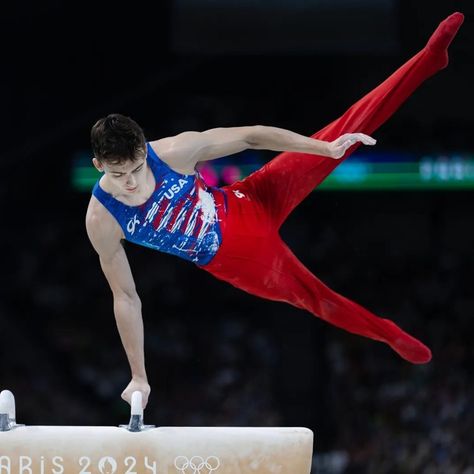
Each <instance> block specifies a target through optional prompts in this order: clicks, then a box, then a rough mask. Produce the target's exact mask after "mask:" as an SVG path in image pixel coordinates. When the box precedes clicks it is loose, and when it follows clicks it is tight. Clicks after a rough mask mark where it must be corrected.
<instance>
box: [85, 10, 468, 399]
mask: <svg viewBox="0 0 474 474" xmlns="http://www.w3.org/2000/svg"><path fill="white" fill-rule="evenodd" d="M463 18H464V17H463V15H462V14H461V13H454V14H453V15H451V16H449V17H448V18H447V19H445V20H444V21H443V22H442V23H441V24H440V25H439V27H438V28H437V29H436V31H435V32H434V33H433V35H432V36H431V38H430V39H429V41H428V43H427V44H426V46H425V47H424V48H423V49H422V50H421V51H419V52H418V53H417V54H416V55H415V56H414V57H412V58H411V59H410V60H408V61H407V62H406V63H405V64H404V65H403V66H401V67H400V68H399V69H398V70H397V71H395V72H394V73H393V74H392V75H391V76H390V77H389V78H388V79H386V80H385V81H384V82H383V83H381V84H380V85H379V86H378V87H376V88H375V89H374V90H372V91H371V92H369V93H368V94H367V95H365V96H364V97H363V98H362V99H360V100H359V101H358V102H356V103H355V104H354V105H352V106H351V107H350V108H349V109H348V110H347V111H346V112H345V113H344V114H343V115H342V116H341V117H340V118H338V119H337V120H335V121H334V122H332V123H330V124H329V125H328V126H326V127H325V128H324V129H322V130H321V131H319V132H317V133H315V134H314V135H312V136H311V137H305V136H302V135H299V134H297V133H294V132H291V131H288V130H283V129H280V128H275V127H266V126H260V125H257V126H246V127H233V128H215V129H211V130H207V131H204V132H195V131H188V132H183V133H180V134H178V135H176V136H173V137H167V138H161V139H159V140H155V141H147V140H146V139H145V137H144V134H143V131H142V129H141V128H140V126H139V125H138V124H137V123H136V122H135V121H133V120H132V119H131V118H129V117H125V116H123V115H120V114H111V115H108V116H107V117H105V118H101V119H100V120H98V121H97V122H96V123H95V124H94V126H93V127H92V130H91V143H92V149H93V152H94V158H93V164H94V166H95V167H96V168H97V169H98V170H99V171H101V172H103V176H101V178H100V179H99V180H98V181H97V183H96V184H95V186H94V189H93V192H92V196H91V200H90V203H89V206H88V209H87V215H86V228H87V233H88V236H89V238H90V241H91V243H92V245H93V247H94V248H95V250H96V251H97V253H98V255H99V259H100V264H101V267H102V270H103V272H104V275H105V277H106V279H107V281H108V283H109V285H110V288H111V290H112V293H113V306H114V314H115V318H116V322H117V327H118V330H119V334H120V337H121V340H122V343H123V346H124V349H125V352H126V354H127V358H128V361H129V364H130V368H131V373H132V380H131V382H130V383H129V384H128V386H127V387H126V388H125V390H124V391H123V393H122V398H123V399H124V400H126V401H128V402H129V403H130V400H131V394H132V393H133V392H134V391H135V390H139V391H141V392H142V394H143V404H144V406H146V404H147V402H148V397H149V394H150V386H149V384H148V379H147V374H146V370H145V358H144V347H143V346H144V344H143V339H144V336H143V320H142V314H141V303H140V298H139V296H138V294H137V291H136V288H135V283H134V280H133V276H132V273H131V269H130V266H129V263H128V260H127V257H126V254H125V251H124V248H123V246H122V240H124V239H125V240H128V241H131V242H134V243H136V244H140V245H144V246H147V247H151V248H153V249H156V250H159V251H162V252H167V253H170V254H173V255H176V256H178V257H181V258H184V259H185V260H188V261H191V262H193V263H194V264H196V265H197V266H198V267H200V268H201V269H203V270H205V271H207V272H209V273H211V274H212V275H214V276H215V277H216V278H218V279H221V280H224V281H226V282H228V283H230V284H232V285H234V286H235V287H237V288H240V289H242V290H244V291H246V292H248V293H251V294H253V295H256V296H259V297H262V298H266V299H269V300H274V301H284V302H286V303H289V304H291V305H293V306H296V307H298V308H301V309H304V310H307V311H309V312H310V313H312V314H313V315H315V316H317V317H319V318H321V319H323V320H325V321H327V322H328V323H331V324H333V325H335V326H338V327H340V328H342V329H345V330H346V331H349V332H351V333H354V334H359V335H361V336H365V337H368V338H371V339H374V340H377V341H381V342H384V343H386V344H388V345H389V346H390V347H391V348H392V349H393V350H394V351H396V352H397V353H398V354H399V355H400V356H401V357H402V358H404V359H406V360H408V361H410V362H412V363H414V364H423V363H427V362H429V361H430V359H431V351H430V349H429V348H428V347H426V346H425V345H424V344H422V343H421V342H420V341H418V340H417V339H415V338H414V337H412V336H410V335H409V334H407V333H406V332H404V331H403V330H402V329H401V328H399V327H398V326H397V325H396V324H395V323H393V322H392V321H390V320H388V319H383V318H380V317H377V316H375V315H374V314H372V313H371V312H369V311H368V310H367V309H365V308H363V307H362V306H360V305H358V304H357V303H355V302H353V301H350V300H349V299H347V298H345V297H344V296H342V295H339V294H338V293H336V292H334V291H333V290H331V289H330V288H328V287H327V286H326V285H324V284H323V283H322V282H321V281H320V280H319V279H318V278H316V276H314V275H313V274H312V273H311V272H310V271H309V270H308V269H307V268H306V267H305V266H304V265H303V264H302V263H301V262H300V261H299V260H298V259H297V258H296V257H295V255H294V254H293V253H292V252H291V250H290V249H289V248H288V247H287V245H286V244H285V243H284V242H283V241H282V239H281V237H280V235H279V229H280V226H281V225H282V224H283V222H284V221H285V219H286V218H287V216H288V215H289V214H290V213H291V211H292V210H293V209H294V208H295V206H297V205H298V204H299V203H300V202H301V201H302V200H303V199H304V198H305V197H306V196H307V195H308V194H309V193H310V192H311V191H312V190H313V189H314V188H315V187H316V186H317V185H318V184H319V183H321V182H322V181H323V180H324V178H325V177H326V176H327V175H328V174H329V173H330V172H331V171H332V170H333V169H334V168H335V167H336V166H337V165H338V164H339V163H341V161H342V160H343V159H345V158H347V157H348V156H349V155H350V154H351V153H352V152H353V151H354V150H355V149H356V148H357V147H358V146H359V145H360V144H364V145H374V144H375V140H374V139H373V138H372V137H371V136H370V134H372V133H373V132H374V131H375V130H376V129H378V128H379V127H380V126H381V125H382V124H383V123H384V122H385V121H386V120H387V119H388V118H389V117H390V116H391V115H393V113H394V112H395V111H396V110H397V109H398V108H399V107H400V105H401V104H402V103H403V102H404V101H405V100H406V99H407V98H408V97H409V96H410V95H411V94H412V93H413V92H414V91H415V89H417V88H418V87H419V86H420V85H421V84H422V83H423V82H424V81H425V80H426V79H428V78H429V77H431V76H432V75H434V74H435V73H436V72H438V71H439V70H441V69H443V68H445V67H446V66H447V64H448V53H447V49H448V46H449V44H450V43H451V41H452V40H453V39H454V37H455V35H456V33H457V31H458V29H459V28H460V26H461V24H462V22H463ZM248 148H253V149H267V150H274V151H281V152H283V153H280V154H279V155H277V156H276V157H275V158H274V159H272V160H271V161H269V162H268V163H266V164H265V165H264V166H263V167H262V168H260V169H259V170H257V171H256V172H254V173H253V174H251V175H250V176H248V177H247V178H245V179H243V180H242V181H238V182H235V183H233V184H232V185H229V186H224V187H221V188H217V187H209V186H207V185H206V183H205V182H204V181H203V179H202V177H201V176H200V175H199V172H198V171H196V165H197V164H198V163H199V162H202V161H206V160H213V159H216V158H219V157H223V156H228V155H230V154H233V153H237V152H239V151H242V150H245V149H248Z"/></svg>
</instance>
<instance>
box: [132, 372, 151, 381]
mask: <svg viewBox="0 0 474 474" xmlns="http://www.w3.org/2000/svg"><path fill="white" fill-rule="evenodd" d="M132 380H133V381H134V382H139V383H141V382H146V383H148V377H147V376H146V373H145V372H140V373H133V374H132Z"/></svg>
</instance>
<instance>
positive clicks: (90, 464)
mask: <svg viewBox="0 0 474 474" xmlns="http://www.w3.org/2000/svg"><path fill="white" fill-rule="evenodd" d="M312 453H313V432H312V431H311V430H309V429H308V428H281V427H276V428H253V427H252V428H244V427H172V426H161V427H158V428H157V427H155V426H154V425H145V424H144V423H143V409H142V396H141V393H140V392H134V393H133V396H132V403H131V416H130V422H129V424H128V425H119V426H118V427H112V426H110V427H108V426H26V425H21V424H17V423H16V410H15V398H14V396H13V394H12V392H10V391H8V390H4V391H2V392H1V394H0V474H211V473H212V474H309V473H310V471H311V461H312Z"/></svg>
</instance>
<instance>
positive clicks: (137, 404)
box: [131, 390, 143, 416]
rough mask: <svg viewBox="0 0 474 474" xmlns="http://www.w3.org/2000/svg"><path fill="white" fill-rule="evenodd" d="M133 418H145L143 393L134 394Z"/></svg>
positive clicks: (136, 392) (132, 404)
mask: <svg viewBox="0 0 474 474" xmlns="http://www.w3.org/2000/svg"><path fill="white" fill-rule="evenodd" d="M131 406H132V416H133V415H138V416H143V405H142V392H139V391H138V390H137V391H135V392H133V393H132V403H131Z"/></svg>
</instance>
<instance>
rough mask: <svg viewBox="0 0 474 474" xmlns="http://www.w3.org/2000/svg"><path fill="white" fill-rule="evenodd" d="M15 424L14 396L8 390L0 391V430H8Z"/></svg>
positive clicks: (15, 425)
mask: <svg viewBox="0 0 474 474" xmlns="http://www.w3.org/2000/svg"><path fill="white" fill-rule="evenodd" d="M17 426H24V425H17V424H16V414H15V397H14V396H13V393H12V392H10V390H2V392H1V393H0V431H10V430H12V429H13V428H16V427H17Z"/></svg>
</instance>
